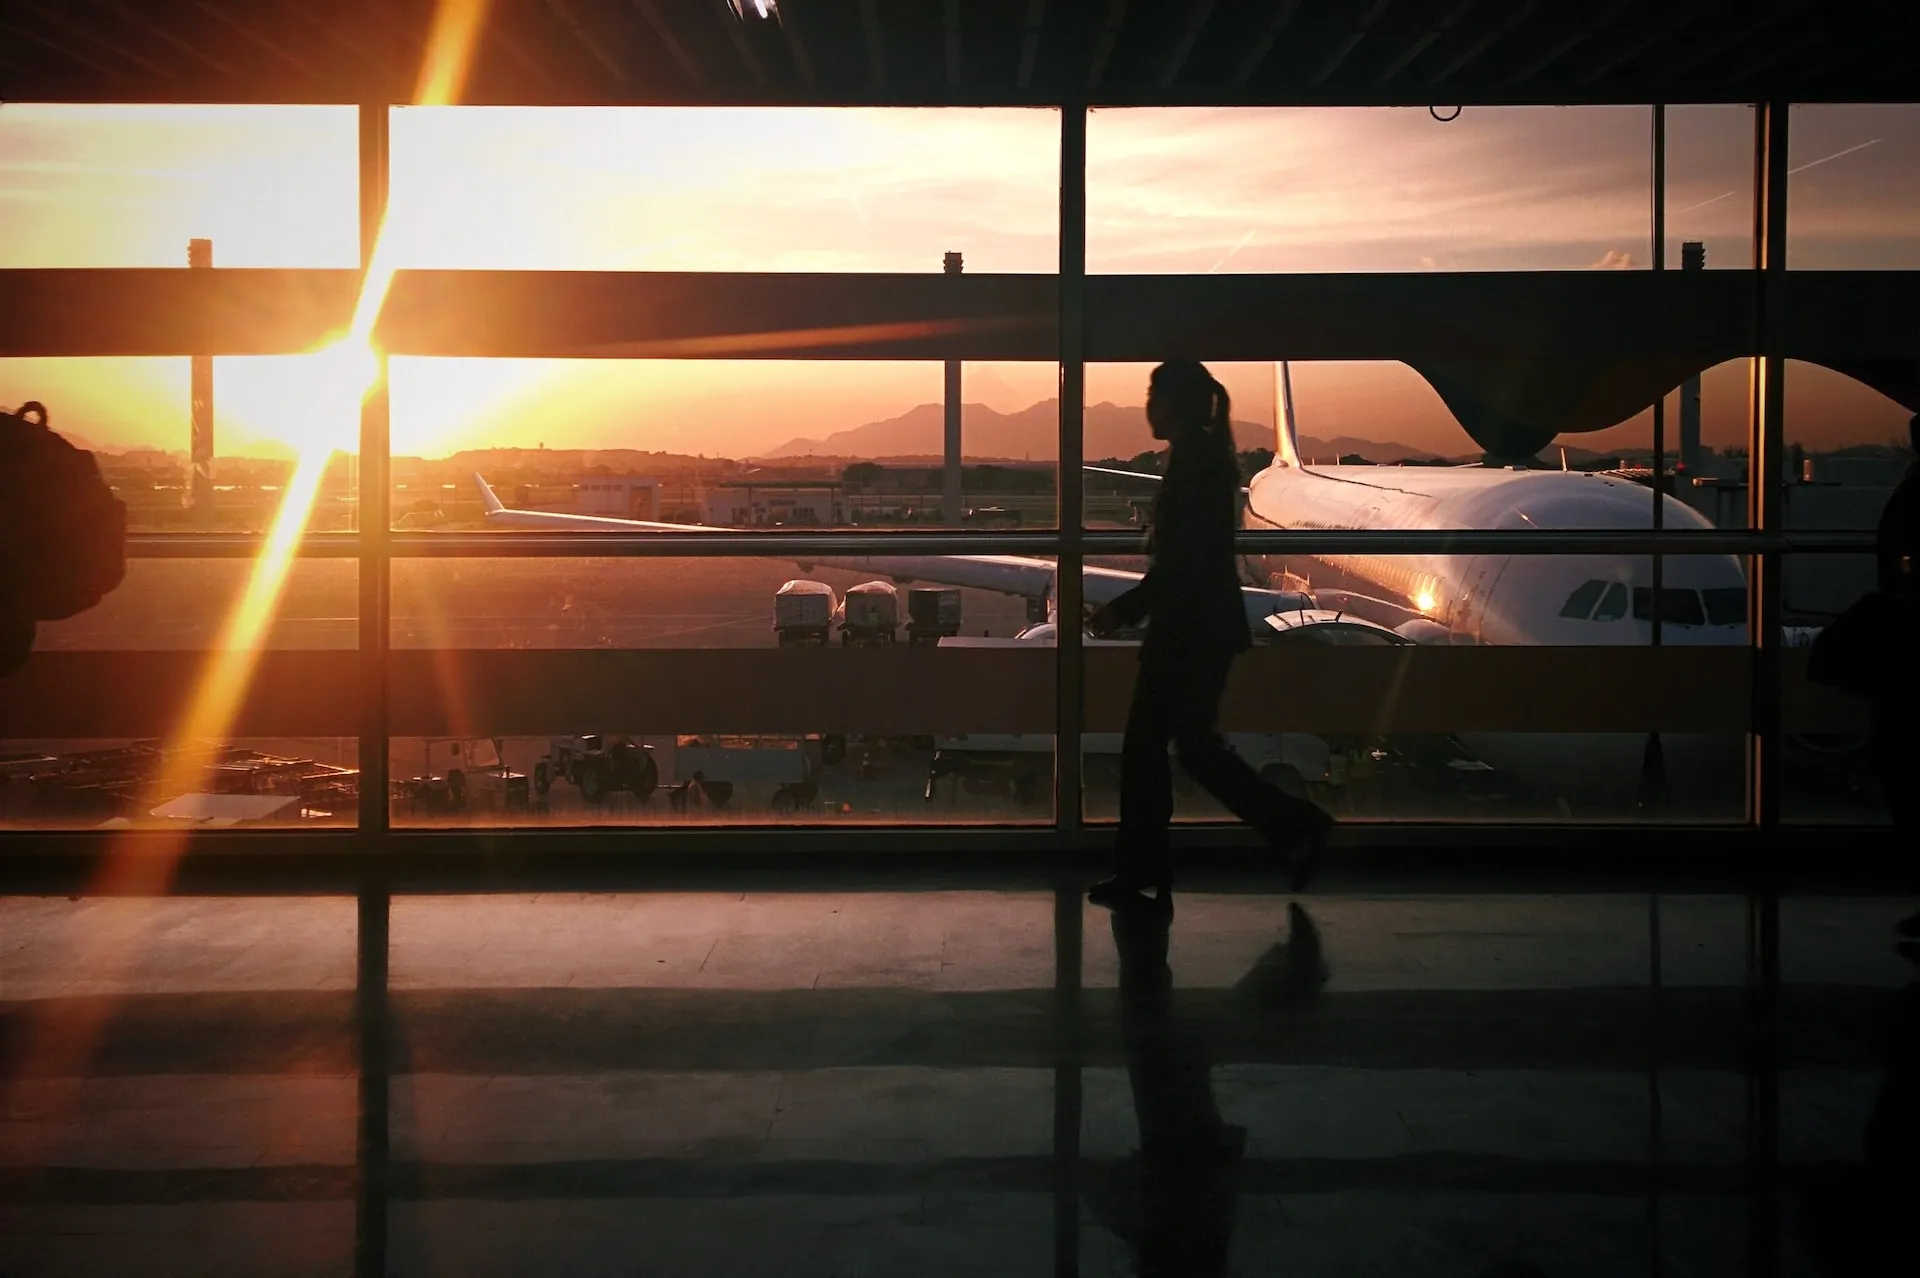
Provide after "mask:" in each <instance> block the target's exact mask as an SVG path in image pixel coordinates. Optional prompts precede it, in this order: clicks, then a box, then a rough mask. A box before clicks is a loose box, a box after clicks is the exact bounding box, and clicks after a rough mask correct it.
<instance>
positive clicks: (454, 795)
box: [447, 768, 467, 808]
mask: <svg viewBox="0 0 1920 1278" xmlns="http://www.w3.org/2000/svg"><path fill="white" fill-rule="evenodd" d="M466 801H467V774H466V773H464V772H462V771H461V770H460V769H458V768H455V769H453V770H452V771H451V772H449V773H447V803H448V804H449V805H450V806H452V807H456V808H458V807H463V806H465V804H466Z"/></svg>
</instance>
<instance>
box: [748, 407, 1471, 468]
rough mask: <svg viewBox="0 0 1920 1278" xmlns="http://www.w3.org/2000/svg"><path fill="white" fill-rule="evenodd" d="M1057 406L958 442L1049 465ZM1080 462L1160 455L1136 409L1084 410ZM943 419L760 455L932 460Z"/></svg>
mask: <svg viewBox="0 0 1920 1278" xmlns="http://www.w3.org/2000/svg"><path fill="white" fill-rule="evenodd" d="M1059 420H1060V401H1058V400H1055V399H1043V400H1041V401H1040V402H1039V403H1037V404H1033V405H1030V406H1029V407H1027V408H1023V409H1021V410H1020V411H1019V412H1017V413H1002V412H999V411H997V410H995V409H992V408H989V407H987V405H985V404H966V405H964V406H962V408H961V411H960V432H961V438H962V440H963V441H964V442H965V445H966V455H967V457H968V458H969V459H970V460H971V459H983V458H1001V459H1005V460H1011V461H1021V460H1031V461H1051V460H1053V459H1054V457H1055V456H1057V454H1058V452H1059V448H1058V443H1059V439H1058V436H1059V430H1060V427H1059ZM1086 423H1087V433H1086V442H1085V443H1084V444H1083V445H1082V450H1083V454H1084V455H1085V456H1086V457H1088V458H1096V457H1134V456H1137V455H1138V454H1140V453H1144V452H1147V451H1149V450H1151V449H1156V448H1159V447H1160V445H1159V444H1158V443H1156V442H1155V441H1154V438H1153V432H1152V431H1151V430H1150V429H1148V427H1147V410H1146V409H1145V408H1143V407H1141V406H1140V405H1137V404H1110V403H1105V402H1102V403H1098V404H1090V405H1088V407H1087V413H1086ZM1233 436H1234V440H1235V442H1236V443H1238V445H1239V446H1240V448H1242V449H1243V450H1244V449H1249V448H1271V447H1272V446H1273V428H1272V427H1271V426H1266V425H1261V424H1259V423H1256V422H1246V421H1236V422H1234V424H1233ZM945 438H946V411H945V409H944V408H943V407H942V406H941V405H939V404H921V405H920V406H919V407H917V408H913V409H910V410H908V411H907V412H904V413H902V414H900V415H899V416H898V417H889V418H887V419H885V420H884V421H877V422H868V423H867V424H866V425H864V426H855V427H853V428H852V429H851V430H841V431H835V432H834V433H833V434H831V435H828V436H827V437H826V438H824V439H790V440H788V441H787V442H786V443H784V444H782V445H780V446H779V447H778V448H774V449H770V450H768V451H767V452H764V453H762V454H760V458H761V459H763V460H767V461H772V460H775V459H779V458H792V457H805V456H815V457H866V458H874V459H881V458H906V457H939V456H940V455H941V454H942V453H943V451H944V449H945V443H944V441H945ZM1299 444H1300V450H1301V452H1302V453H1304V454H1305V455H1306V456H1307V457H1308V458H1309V459H1312V458H1316V457H1317V458H1321V459H1323V460H1325V461H1332V460H1333V459H1335V458H1336V457H1339V456H1342V455H1344V454H1347V453H1360V454H1362V455H1363V456H1365V457H1366V459H1367V460H1368V461H1374V462H1397V461H1407V460H1428V459H1430V458H1432V457H1433V456H1434V454H1432V453H1430V452H1426V451H1424V450H1422V449H1417V448H1408V447H1407V446H1406V445H1404V444H1395V443H1379V442H1376V441H1374V440H1371V439H1356V438H1354V437H1352V436H1350V435H1341V436H1337V437H1335V438H1333V439H1316V438H1314V437H1313V436H1310V435H1302V436H1300V439H1299Z"/></svg>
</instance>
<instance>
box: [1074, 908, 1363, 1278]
mask: <svg viewBox="0 0 1920 1278" xmlns="http://www.w3.org/2000/svg"><path fill="white" fill-rule="evenodd" d="M1173 917H1174V903H1173V898H1172V897H1171V896H1170V895H1163V896H1160V897H1157V898H1150V897H1145V896H1136V897H1132V898H1129V899H1127V900H1126V901H1125V902H1123V903H1122V904H1121V905H1120V907H1119V908H1117V909H1115V910H1114V911H1113V914H1112V928H1113V944H1114V950H1115V952H1116V953H1117V955H1118V956H1119V963H1120V1031H1121V1037H1122V1039H1123V1041H1124V1045H1125V1053H1126V1066H1127V1080H1128V1083H1129V1084H1130V1086H1131V1088H1132V1092H1133V1108H1134V1117H1135V1120H1136V1122H1137V1123H1138V1126H1139V1133H1140V1147H1139V1149H1138V1151H1137V1152H1136V1153H1135V1154H1134V1155H1133V1156H1132V1157H1131V1158H1129V1159H1127V1160H1125V1161H1123V1162H1121V1163H1119V1164H1117V1165H1109V1166H1106V1167H1102V1168H1096V1169H1095V1171H1094V1174H1093V1176H1092V1177H1091V1183H1090V1196H1091V1197H1092V1199H1093V1202H1092V1204H1091V1205H1092V1208H1093V1211H1094V1215H1095V1218H1096V1219H1098V1220H1099V1221H1100V1223H1101V1224H1102V1225H1104V1226H1105V1227H1106V1228H1108V1229H1109V1230H1111V1231H1112V1232H1113V1233H1115V1234H1116V1235H1118V1236H1119V1237H1120V1238H1121V1239H1123V1240H1124V1241H1125V1242H1126V1243H1127V1245H1128V1246H1130V1247H1131V1248H1132V1249H1133V1251H1134V1254H1135V1258H1136V1272H1137V1273H1139V1274H1142V1275H1155V1274H1183V1275H1209V1274H1224V1273H1226V1272H1228V1257H1229V1255H1230V1253H1231V1250H1232V1240H1233V1225H1234V1213H1235V1207H1236V1204H1237V1203H1238V1200H1239V1195H1240V1171H1241V1167H1242V1165H1243V1161H1244V1159H1245V1156H1246V1148H1247V1129H1246V1128H1245V1127H1241V1126H1238V1125H1235V1124H1231V1123H1228V1122H1226V1121H1225V1120H1223V1119H1222V1118H1221V1116H1220V1107H1219V1104H1218V1103H1217V1101H1216V1100H1215V1098H1214V1093H1213V1065H1214V1060H1213V1052H1212V1051H1211V1050H1210V1049H1209V1044H1208V1039H1207V1035H1206V1033H1205V1031H1204V1029H1203V1027H1202V1022H1201V1021H1200V1019H1199V1018H1197V1017H1191V1016H1189V1017H1185V1018H1183V1017H1181V1016H1180V1015H1179V1013H1178V1010H1177V1008H1176V996H1175V994H1174V986H1173V970H1172V968H1171V967H1170V966H1169V964H1168V962H1167V949H1168V943H1169V940H1170V937H1171V932H1172V927H1173ZM1288 919H1289V929H1288V935H1287V939H1286V940H1285V941H1284V942H1282V943H1280V944H1278V945H1275V946H1274V947H1273V948H1272V949H1271V950H1269V951H1268V952H1267V953H1266V954H1264V955H1262V956H1261V958H1260V960H1259V961H1258V962H1257V963H1256V964H1254V966H1253V968H1252V969H1251V970H1250V971H1249V972H1248V973H1247V975H1246V977H1245V978H1243V979H1242V980H1241V982H1240V983H1239V984H1238V985H1237V986H1236V987H1235V990H1234V992H1235V994H1236V996H1237V997H1238V1000H1239V1001H1241V1002H1243V1003H1244V1004H1245V1005H1246V1006H1247V1008H1248V1010H1249V1011H1257V1010H1258V1008H1259V1006H1260V1005H1263V1004H1265V1005H1281V1006H1287V1007H1299V1006H1301V1005H1303V1004H1305V1003H1309V1002H1311V1001H1312V999H1313V998H1314V997H1315V995H1317V994H1318V992H1319V991H1320V989H1321V988H1322V987H1323V986H1324V985H1325V984H1326V981H1327V976H1328V968H1327V965H1326V961H1325V959H1324V957H1323V955H1322V953H1321V947H1320V933H1319V929H1317V928H1316V927H1315V926H1314V925H1313V922H1312V920H1311V919H1310V918H1309V917H1308V916H1307V913H1306V911H1305V910H1304V909H1302V908H1301V907H1300V906H1299V905H1298V904H1293V905H1290V906H1289V907H1288Z"/></svg>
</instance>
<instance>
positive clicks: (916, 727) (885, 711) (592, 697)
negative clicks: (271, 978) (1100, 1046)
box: [0, 643, 1867, 755]
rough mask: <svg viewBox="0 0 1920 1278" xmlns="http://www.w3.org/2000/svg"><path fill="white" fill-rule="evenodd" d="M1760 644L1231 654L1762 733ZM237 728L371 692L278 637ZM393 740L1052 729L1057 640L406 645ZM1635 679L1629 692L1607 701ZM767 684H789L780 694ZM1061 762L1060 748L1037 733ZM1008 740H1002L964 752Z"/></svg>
mask: <svg viewBox="0 0 1920 1278" xmlns="http://www.w3.org/2000/svg"><path fill="white" fill-rule="evenodd" d="M218 655H219V654H218V652H217V650H196V649H176V650H172V651H138V650H105V651H100V650H95V651H62V650H50V651H41V652H36V653H34V654H33V655H32V656H31V657H30V658H29V659H28V661H27V664H26V665H25V666H24V667H23V668H22V669H21V670H20V671H19V672H17V673H16V674H15V675H13V676H12V678H11V679H10V680H9V684H8V687H9V692H10V695H9V696H8V697H7V698H5V699H4V700H0V737H6V738H18V739H37V738H54V739H75V740H89V739H103V740H104V739H134V740H142V739H147V738H162V737H165V736H167V735H168V733H169V732H171V731H172V730H173V728H174V725H177V724H178V723H179V722H180V721H181V718H182V716H183V715H184V714H185V713H186V711H187V708H188V706H189V704H190V702H191V698H192V694H193V689H194V688H196V687H197V686H199V683H200V681H201V680H202V679H203V678H204V675H205V672H206V671H207V670H208V669H209V668H210V666H211V665H212V663H213V662H214V661H215V660H216V659H217V657H218ZM1086 655H1087V662H1086V672H1085V675H1086V677H1085V684H1086V688H1085V714H1084V715H1083V716H1082V724H1081V726H1082V731H1083V732H1091V733H1115V734H1118V733H1119V732H1120V731H1121V729H1122V728H1124V726H1125V722H1126V713H1127V706H1128V704H1129V702H1130V698H1131V694H1132V690H1133V683H1134V679H1135V677H1136V672H1137V669H1138V649H1137V648H1134V647H1121V648H1104V647H1102V648H1096V649H1093V650H1091V651H1089V652H1088V653H1087V654H1086ZM1808 655H1809V654H1808V651H1807V650H1806V649H1803V648H1795V649H1792V650H1789V651H1786V652H1783V653H1781V654H1780V657H1779V661H1780V665H1781V678H1782V684H1783V686H1782V696H1783V698H1784V702H1785V707H1784V713H1785V715H1786V719H1787V722H1788V724H1789V730H1791V731H1796V732H1819V731H1834V732H1842V733H1851V732H1859V733H1861V734H1864V733H1865V731H1866V727H1867V724H1866V718H1865V713H1864V712H1865V706H1864V703H1861V702H1859V701H1858V699H1857V698H1856V699H1849V698H1846V697H1844V696H1842V695H1840V694H1835V693H1833V692H1832V691H1831V690H1829V689H1824V688H1821V687H1819V686H1818V685H1813V684H1811V683H1809V682H1808V681H1807V679H1806V674H1805V672H1806V668H1807V666H1806V663H1807V660H1808ZM1753 659H1754V649H1752V648H1751V647H1748V646H1746V645H1727V646H1719V645H1713V646H1699V645H1692V644H1666V645H1659V646H1655V645H1653V644H1648V643H1640V644H1600V645H1595V646H1574V645H1565V646H1562V645H1549V646H1537V647H1493V646H1487V647H1481V646H1472V645H1468V646H1458V647H1455V646H1449V645H1409V646H1398V647H1392V648H1360V647H1342V646H1326V647H1321V646H1312V647H1305V648H1294V649H1287V648H1277V647H1272V646H1268V645H1258V646H1256V647H1255V648H1254V650H1253V651H1251V652H1249V653H1247V654H1246V655H1245V656H1243V657H1242V658H1241V659H1240V660H1239V661H1238V662H1236V663H1235V666H1234V670H1233V671H1232V674H1231V676H1230V678H1229V680H1228V690H1227V694H1226V696H1225V697H1224V698H1223V702H1222V711H1221V717H1220V718H1221V723H1220V726H1221V728H1222V729H1223V730H1224V731H1228V732H1247V733H1255V734H1271V733H1285V732H1306V733H1312V734H1318V735H1322V736H1340V735H1347V734H1354V733H1361V734H1365V733H1387V734H1420V733H1452V732H1465V731H1474V732H1533V733H1552V734H1564V733H1574V734H1586V733H1632V734H1639V733H1646V732H1672V733H1689V732H1693V733H1703V732H1704V733H1722V734H1744V733H1747V732H1750V731H1752V725H1753V720H1752V718H1751V715H1752V713H1753V708H1752V704H1751V699H1750V698H1749V697H1748V696H1746V695H1744V694H1745V693H1746V692H1747V690H1748V687H1749V677H1748V675H1747V673H1746V672H1747V670H1748V669H1749V668H1750V663H1751V662H1752V661H1753ZM252 668H253V677H252V678H251V679H250V680H249V682H248V684H247V688H246V691H245V693H244V695H243V696H242V697H241V698H240V699H239V700H238V701H237V702H236V703H235V705H234V707H233V710H232V725H231V727H230V728H229V731H228V733H227V734H226V735H228V736H229V737H232V738H246V737H338V738H347V737H356V736H359V735H361V728H360V719H359V717H358V716H359V709H358V702H357V698H358V697H359V696H360V695H361V691H362V689H363V687H364V678H363V671H362V661H361V654H360V652H359V651H358V650H357V649H352V648H332V649H299V648H272V649H267V650H265V651H263V652H261V653H259V654H257V655H256V656H254V657H253V658H252ZM385 670H386V671H387V674H388V678H389V681H390V685H391V687H392V688H393V690H394V696H393V700H392V704H391V706H390V707H389V715H388V718H387V719H386V721H385V723H384V728H385V734H384V735H385V736H386V737H387V738H388V739H389V740H392V741H401V740H405V739H408V738H417V737H460V736H475V735H486V736H501V737H534V738H541V737H553V736H563V735H566V734H567V733H569V732H573V731H578V730H581V728H582V725H586V724H595V725H598V726H597V727H593V728H589V729H588V730H595V731H613V730H615V725H618V730H620V731H626V732H636V733H641V734H644V735H661V736H665V735H679V734H681V733H695V732H697V733H703V734H704V733H716V734H723V735H749V736H750V735H757V734H771V735H777V736H794V735H817V734H824V733H847V734H864V733H872V734H878V735H902V736H914V735H921V734H925V733H932V734H934V735H936V736H957V735H959V734H966V735H974V734H979V735H983V736H986V737H999V736H1003V735H1007V734H1017V735H1022V736H1029V737H1053V736H1056V735H1057V734H1058V733H1059V731H1060V723H1059V720H1058V719H1057V717H1056V716H1055V713H1054V697H1055V694H1056V691H1057V688H1056V685H1055V683H1054V678H1055V670H1054V650H1053V649H1052V648H1051V647H1050V646H1044V645H1037V644H1013V645H1009V646H1005V647H990V648H969V647H960V648H948V647H941V648H925V647H920V646H918V645H912V644H895V645H889V646H887V647H885V648H882V649H877V650H861V649H850V648H844V647H839V646H833V647H828V648H824V649H810V648H777V647H767V648H599V647H590V648H410V647H400V648H393V649H391V650H390V651H389V654H388V660H387V661H386V663H385ZM1624 687H1631V688H1635V689H1638V690H1639V691H1638V692H1637V693H1636V694H1635V695H1632V696H1626V697H1621V696H1614V695H1610V692H1611V690H1613V689H1617V688H1624ZM768 689H780V690H781V692H780V693H779V694H778V695H771V694H770V693H769V692H768ZM1033 744H1034V746H1035V748H1036V749H1037V750H1038V751H1039V752H1040V753H1043V754H1048V755H1051V753H1052V750H1053V748H1054V743H1053V742H1052V741H1035V742H1034V743H1033ZM953 748H955V749H959V750H967V749H985V750H1000V749H1004V748H1006V746H1005V745H994V744H975V745H972V746H967V745H962V744H960V743H959V742H958V741H956V742H955V743H954V746H953Z"/></svg>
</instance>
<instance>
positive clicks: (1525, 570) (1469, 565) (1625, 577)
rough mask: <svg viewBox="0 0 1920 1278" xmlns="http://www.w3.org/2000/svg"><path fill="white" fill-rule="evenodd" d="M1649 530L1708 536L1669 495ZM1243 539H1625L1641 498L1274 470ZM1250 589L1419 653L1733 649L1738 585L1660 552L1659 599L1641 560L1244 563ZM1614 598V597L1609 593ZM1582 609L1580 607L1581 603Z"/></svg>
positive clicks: (1629, 486) (1412, 469)
mask: <svg viewBox="0 0 1920 1278" xmlns="http://www.w3.org/2000/svg"><path fill="white" fill-rule="evenodd" d="M1661 500H1662V502H1663V503H1664V509H1663V511H1662V514H1663V521H1662V522H1663V523H1664V524H1665V526H1666V527H1667V528H1669V529H1672V530H1674V531H1677V532H1683V531H1687V530H1701V529H1709V528H1711V527H1712V525H1711V524H1709V523H1708V522H1707V521H1706V520H1705V519H1704V518H1702V517H1701V515H1700V514H1699V513H1698V512H1696V511H1695V510H1694V509H1693V508H1692V507H1690V506H1687V505H1686V504H1685V503H1683V502H1680V501H1677V500H1675V499H1674V498H1672V497H1665V496H1663V497H1662V498H1661ZM1246 526H1247V527H1248V528H1252V529H1294V530H1310V529H1320V530H1329V531H1334V530H1338V531H1349V530H1356V529H1369V530H1376V531H1387V530H1428V531H1447V530H1476V531H1481V530H1487V531H1491V530H1509V529H1511V530H1516V531H1526V530H1529V529H1534V530H1540V531H1608V530H1615V531H1625V530H1630V529H1647V528H1651V527H1652V526H1653V494H1652V493H1651V492H1650V491H1649V490H1648V489H1646V488H1645V487H1642V486H1641V485H1639V484H1636V483H1633V482H1632V481H1630V480H1625V479H1620V478H1616V477H1614V476H1608V475H1592V474H1585V473H1582V472H1578V471H1540V470H1518V469H1515V470H1495V469H1487V468H1482V467H1427V466H1325V467H1313V468H1306V467H1300V466H1292V465H1287V464H1285V463H1278V464H1276V465H1274V466H1272V467H1269V468H1268V469H1267V470H1265V471H1262V472H1261V473H1260V474H1259V475H1257V476H1255V477H1254V479H1253V482H1252V484H1251V485H1250V486H1249V494H1248V500H1247V509H1246ZM1248 566H1249V568H1250V569H1251V570H1252V574H1253V575H1256V576H1257V577H1258V578H1259V579H1260V580H1261V581H1262V582H1263V583H1269V584H1271V585H1273V586H1274V587H1275V588H1278V587H1279V586H1280V585H1281V584H1282V582H1286V583H1288V584H1298V585H1300V586H1302V587H1304V588H1306V589H1310V590H1312V591H1313V592H1314V594H1315V597H1316V598H1317V599H1318V600H1319V602H1320V603H1321V604H1322V606H1341V607H1345V608H1347V609H1348V610H1349V611H1352V612H1354V613H1356V614H1358V615H1360V616H1363V617H1366V618H1367V619H1368V620H1371V621H1377V622H1380V623H1381V624H1384V625H1389V626H1394V627H1396V628H1400V629H1401V630H1402V632H1403V633H1405V634H1407V635H1408V636H1409V637H1412V638H1415V639H1417V640H1418V641H1420V642H1425V643H1454V644H1583V645H1584V644H1608V645H1612V644H1637V643H1647V642H1650V641H1651V638H1652V629H1653V622H1652V613H1653V611H1654V609H1655V608H1656V607H1658V608H1660V609H1661V610H1662V614H1661V615H1662V618H1663V622H1662V626H1661V642H1663V643H1671V644H1699V643H1704V644H1743V643H1745V642H1746V618H1745V611H1746V610H1745V592H1746V575H1745V573H1744V572H1743V571H1742V570H1741V566H1740V561H1739V560H1738V559H1736V558H1734V557H1733V556H1731V555H1669V556H1666V557H1665V561H1664V563H1663V564H1662V565H1661V568H1662V583H1661V589H1662V592H1663V593H1662V595H1661V597H1660V599H1659V600H1658V601H1657V602H1656V600H1655V599H1654V596H1653V594H1652V591H1653V559H1652V556H1649V555H1620V554H1592V555H1526V554H1421V555H1371V554H1369V555H1352V554H1317V555H1295V556H1261V557H1256V558H1255V559H1254V561H1253V562H1252V563H1250V564H1249V565H1248ZM1616 586H1617V587H1618V589H1614V587H1616ZM1583 605H1584V606H1583Z"/></svg>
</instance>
